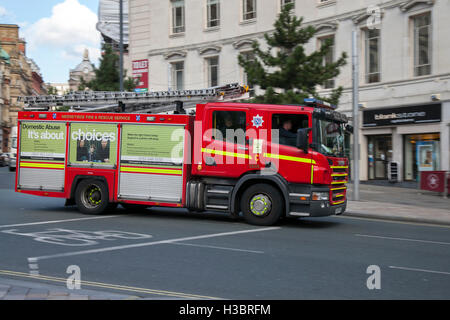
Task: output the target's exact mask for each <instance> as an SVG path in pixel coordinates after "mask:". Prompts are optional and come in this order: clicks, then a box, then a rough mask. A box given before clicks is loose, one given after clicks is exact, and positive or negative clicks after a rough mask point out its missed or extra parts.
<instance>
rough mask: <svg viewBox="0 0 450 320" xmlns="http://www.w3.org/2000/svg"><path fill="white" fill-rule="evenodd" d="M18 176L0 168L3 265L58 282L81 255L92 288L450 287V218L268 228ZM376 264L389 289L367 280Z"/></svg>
mask: <svg viewBox="0 0 450 320" xmlns="http://www.w3.org/2000/svg"><path fill="white" fill-rule="evenodd" d="M13 179H14V175H13V174H11V173H9V172H8V171H7V169H6V168H0V204H1V206H0V277H6V278H11V279H13V278H14V279H21V280H30V279H29V275H30V273H31V274H33V273H34V274H36V273H37V272H38V273H39V274H40V275H41V276H48V278H47V280H48V283H52V284H53V285H54V284H55V283H58V281H59V283H61V282H63V281H64V279H66V278H67V277H68V276H69V275H68V274H67V273H66V271H67V268H68V267H69V266H77V267H79V269H80V271H81V280H82V281H83V282H82V288H83V289H101V290H103V291H108V292H120V293H124V291H126V293H127V294H130V295H135V296H139V297H146V298H159V299H160V298H163V299H172V298H175V299H179V298H181V299H191V298H192V299H213V298H220V299H450V232H449V231H450V229H449V228H448V227H440V226H431V225H420V224H412V223H399V222H388V221H381V220H368V219H359V218H350V217H345V216H343V217H327V218H320V219H319V218H318V219H299V220H286V221H283V222H281V223H280V224H279V225H277V226H275V227H268V228H267V227H256V226H251V225H248V224H245V223H244V222H242V221H233V220H231V219H229V218H228V217H227V216H225V215H217V214H213V215H205V214H188V213H187V212H185V211H183V210H165V209H150V210H146V211H145V212H143V213H129V212H126V211H125V210H122V209H117V210H116V211H114V212H112V213H111V214H108V215H105V216H86V215H83V214H81V213H79V212H78V211H77V210H76V208H75V207H64V200H63V199H53V198H43V197H34V196H29V195H23V194H17V193H15V192H14V191H13V190H12V187H13ZM381 209H382V208H381ZM372 265H375V266H378V267H379V268H380V285H381V288H380V289H373V290H369V289H368V287H367V280H368V278H369V276H371V274H368V273H367V268H368V267H369V266H372ZM33 281H36V280H35V279H33ZM369 282H370V283H373V282H372V281H369ZM119 286H120V287H119Z"/></svg>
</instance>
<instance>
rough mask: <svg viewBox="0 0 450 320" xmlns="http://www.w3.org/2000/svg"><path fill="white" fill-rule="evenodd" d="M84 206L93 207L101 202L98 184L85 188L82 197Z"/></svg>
mask: <svg viewBox="0 0 450 320" xmlns="http://www.w3.org/2000/svg"><path fill="white" fill-rule="evenodd" d="M82 200H83V203H84V205H85V206H87V207H90V208H95V207H97V206H99V205H100V204H101V203H102V192H101V190H100V188H99V187H98V186H95V185H93V186H91V187H89V188H87V189H86V191H85V193H84V196H83V198H82Z"/></svg>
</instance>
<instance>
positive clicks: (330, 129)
mask: <svg viewBox="0 0 450 320" xmlns="http://www.w3.org/2000/svg"><path fill="white" fill-rule="evenodd" d="M317 129H318V130H317V132H318V134H317V141H316V145H317V151H319V152H320V153H322V154H324V155H326V156H335V157H343V156H345V155H344V152H345V148H344V141H345V136H344V127H343V124H342V123H338V122H334V121H330V120H324V119H320V120H317Z"/></svg>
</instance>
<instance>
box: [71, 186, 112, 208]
mask: <svg viewBox="0 0 450 320" xmlns="http://www.w3.org/2000/svg"><path fill="white" fill-rule="evenodd" d="M75 202H76V204H77V207H78V210H80V211H81V212H83V213H85V214H102V213H104V212H105V211H106V210H107V209H108V208H110V203H109V192H108V187H107V186H106V184H105V183H104V182H103V181H100V180H95V179H89V180H83V181H81V182H80V183H79V184H78V186H77V189H76V191H75Z"/></svg>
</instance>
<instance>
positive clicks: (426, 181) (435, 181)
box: [420, 171, 446, 192]
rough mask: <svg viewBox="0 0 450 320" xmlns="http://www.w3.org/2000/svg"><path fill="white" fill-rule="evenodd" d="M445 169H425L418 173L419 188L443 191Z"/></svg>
mask: <svg viewBox="0 0 450 320" xmlns="http://www.w3.org/2000/svg"><path fill="white" fill-rule="evenodd" d="M445 176H446V172H445V171H427V172H421V174H420V189H422V190H427V191H434V192H444V190H445Z"/></svg>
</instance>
